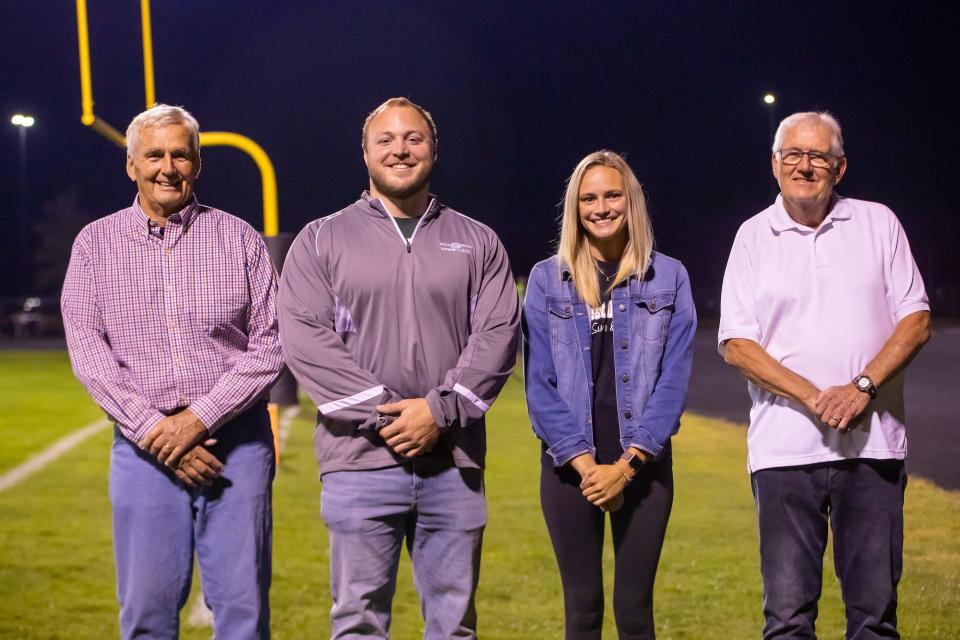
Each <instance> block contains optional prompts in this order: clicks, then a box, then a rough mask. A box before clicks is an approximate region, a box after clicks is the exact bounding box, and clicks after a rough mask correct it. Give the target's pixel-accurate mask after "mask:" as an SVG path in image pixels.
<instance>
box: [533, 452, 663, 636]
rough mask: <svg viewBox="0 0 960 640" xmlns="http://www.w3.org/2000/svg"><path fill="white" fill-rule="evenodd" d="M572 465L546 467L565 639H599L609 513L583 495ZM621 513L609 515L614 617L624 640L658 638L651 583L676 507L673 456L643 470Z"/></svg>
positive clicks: (544, 487) (545, 496) (545, 497)
mask: <svg viewBox="0 0 960 640" xmlns="http://www.w3.org/2000/svg"><path fill="white" fill-rule="evenodd" d="M579 485H580V475H579V474H578V473H577V472H576V471H574V470H573V469H571V468H570V467H569V465H567V466H564V467H562V468H560V469H555V468H553V467H549V466H544V467H543V469H542V471H541V474H540V505H541V507H542V508H543V516H544V519H545V520H546V522H547V530H548V531H549V532H550V540H551V541H552V542H553V551H554V553H555V554H556V556H557V564H558V565H559V568H560V580H561V582H562V583H563V608H564V619H565V624H566V638H567V640H581V639H584V640H585V639H588V638H589V639H594V638H599V637H600V631H601V629H602V627H603V568H602V566H601V558H602V552H603V533H604V525H605V521H606V514H605V513H604V512H603V511H601V510H600V509H599V508H597V507H595V506H593V505H592V504H590V503H589V502H587V499H586V498H584V497H583V494H582V493H581V492H580V487H579ZM623 497H624V502H623V507H621V508H620V510H619V511H617V512H615V513H612V514H610V528H611V531H612V533H613V548H614V557H615V564H614V578H613V614H614V618H615V620H616V623H617V631H618V633H619V636H620V638H621V640H634V639H638V638H644V639H646V638H653V637H654V628H653V581H654V578H655V577H656V574H657V564H658V563H659V561H660V549H661V548H662V547H663V537H664V534H665V533H666V530H667V520H668V519H669V518H670V508H671V507H672V505H673V462H672V458H671V456H670V452H669V450H668V451H667V453H666V454H665V455H664V457H663V458H662V459H661V460H660V461H658V462H654V463H651V464H648V465H646V466H645V467H644V468H643V469H642V470H641V472H640V473H639V474H638V475H637V477H636V478H634V480H633V482H631V483H630V484H629V485H627V488H626V490H624V495H623Z"/></svg>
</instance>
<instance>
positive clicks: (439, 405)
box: [425, 389, 453, 429]
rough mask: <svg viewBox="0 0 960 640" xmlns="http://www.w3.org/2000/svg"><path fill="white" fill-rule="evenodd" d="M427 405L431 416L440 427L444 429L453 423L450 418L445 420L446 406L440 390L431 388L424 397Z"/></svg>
mask: <svg viewBox="0 0 960 640" xmlns="http://www.w3.org/2000/svg"><path fill="white" fill-rule="evenodd" d="M425 400H426V401H427V405H428V406H429V407H430V414H431V415H432V416H433V421H434V422H435V423H436V424H437V426H438V427H440V428H441V429H446V428H448V427H450V425H451V424H452V423H453V421H452V420H450V421H448V420H447V413H446V411H445V409H446V407H445V406H444V403H443V398H442V397H441V396H440V392H439V391H438V390H437V389H431V390H430V391H429V392H428V393H427V396H426V398H425Z"/></svg>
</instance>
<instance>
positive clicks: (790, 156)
mask: <svg viewBox="0 0 960 640" xmlns="http://www.w3.org/2000/svg"><path fill="white" fill-rule="evenodd" d="M777 153H779V154H780V162H782V163H783V164H786V165H795V164H800V163H801V162H802V161H803V156H807V157H808V158H810V166H811V167H816V168H818V169H829V168H830V167H832V166H833V163H832V161H831V160H832V159H833V158H838V157H839V158H842V157H843V156H835V155H833V154H832V153H821V152H819V151H802V150H800V149H780V151H777Z"/></svg>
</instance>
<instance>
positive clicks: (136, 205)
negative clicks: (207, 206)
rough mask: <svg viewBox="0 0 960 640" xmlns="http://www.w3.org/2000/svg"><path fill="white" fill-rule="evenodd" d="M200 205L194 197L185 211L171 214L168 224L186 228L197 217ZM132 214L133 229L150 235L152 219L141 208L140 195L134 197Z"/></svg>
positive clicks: (181, 210)
mask: <svg viewBox="0 0 960 640" xmlns="http://www.w3.org/2000/svg"><path fill="white" fill-rule="evenodd" d="M199 208H200V205H199V204H198V203H197V196H196V195H194V196H193V198H192V199H191V200H190V203H189V204H187V206H185V207H184V208H183V209H180V211H177V212H176V213H174V214H171V215H170V216H169V217H168V218H167V222H168V223H171V222H172V223H174V224H180V225H182V226H183V227H184V228H186V227H187V225H189V224H190V221H191V220H193V218H194V217H195V216H196V215H197V211H198V210H199ZM131 209H132V213H131V215H130V224H131V226H132V227H133V229H134V231H136V232H137V233H140V234H143V235H150V217H149V216H147V214H146V213H144V211H143V208H142V207H141V206H140V194H139V193H138V194H137V195H135V196H133V207H131Z"/></svg>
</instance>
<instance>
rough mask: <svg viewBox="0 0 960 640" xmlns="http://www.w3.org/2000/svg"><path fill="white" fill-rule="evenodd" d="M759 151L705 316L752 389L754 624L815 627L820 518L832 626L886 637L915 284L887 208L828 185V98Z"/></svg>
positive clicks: (916, 319)
mask: <svg viewBox="0 0 960 640" xmlns="http://www.w3.org/2000/svg"><path fill="white" fill-rule="evenodd" d="M771 163H772V166H773V175H774V176H775V177H776V179H777V181H778V182H779V184H780V196H779V197H777V199H776V202H774V204H773V205H772V206H770V207H768V208H767V209H765V210H764V211H761V212H760V213H759V214H757V215H755V216H754V217H752V218H750V219H749V220H747V221H746V222H745V223H743V225H742V226H741V227H740V230H739V231H738V232H737V236H736V239H735V240H734V243H733V248H732V249H731V252H730V259H729V262H728V263H727V269H726V273H725V274H724V279H723V295H722V299H721V319H720V332H719V344H720V351H721V353H722V354H723V356H724V359H725V360H726V362H727V363H729V364H731V365H733V366H734V367H736V368H737V369H739V370H740V372H741V373H742V374H743V375H744V377H746V378H747V380H748V385H747V388H748V391H749V393H750V398H751V400H752V401H753V407H752V408H751V410H750V428H749V430H748V432H747V447H748V452H749V453H748V466H749V470H750V472H751V474H752V482H753V493H754V499H755V501H756V506H757V514H758V518H759V530H760V566H761V572H762V574H763V588H764V601H763V610H764V616H765V619H766V623H765V625H764V630H763V637H764V638H814V637H815V632H814V624H815V620H816V616H817V601H818V600H819V597H820V587H821V580H822V574H823V553H824V549H825V548H826V543H827V525H828V522H829V524H830V527H831V528H832V530H833V535H834V564H835V566H836V570H837V575H838V577H839V579H840V587H841V592H842V594H843V599H844V603H845V605H846V617H847V634H846V635H847V638H857V639H860V638H880V637H882V638H897V637H899V635H898V633H897V630H896V623H897V618H896V608H897V582H898V581H899V579H900V574H901V568H902V550H903V493H904V488H905V487H906V474H905V472H904V467H903V459H904V457H905V456H906V454H907V436H906V429H905V418H904V406H903V370H904V368H905V367H906V365H907V364H908V363H909V362H910V360H911V358H913V356H914V355H916V353H917V352H918V351H919V350H920V348H921V347H922V346H923V345H924V344H925V343H926V341H927V340H928V339H929V335H930V332H929V316H930V312H929V309H930V307H929V304H928V302H927V295H926V292H925V291H924V287H923V280H922V279H921V277H920V272H919V271H918V270H917V266H916V263H915V262H914V260H913V256H912V255H911V253H910V247H909V245H908V243H907V238H906V235H905V234H904V231H903V228H902V227H901V226H900V223H899V221H898V220H897V218H896V216H895V215H894V214H893V212H892V211H890V209H888V208H887V207H885V206H883V205H881V204H877V203H874V202H866V201H863V200H853V199H850V198H844V197H840V196H838V195H837V194H836V193H835V191H834V188H835V187H836V185H837V184H838V183H839V182H840V180H841V178H843V175H844V173H845V172H846V169H847V159H846V157H845V156H844V152H843V138H842V135H841V131H840V126H839V124H838V123H837V121H836V120H835V119H834V118H833V117H832V116H831V115H830V114H828V113H814V112H806V113H796V114H793V115H791V116H789V117H788V118H785V119H784V120H783V122H781V123H780V127H779V128H778V129H777V133H776V137H775V139H774V143H773V155H772V158H771Z"/></svg>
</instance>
